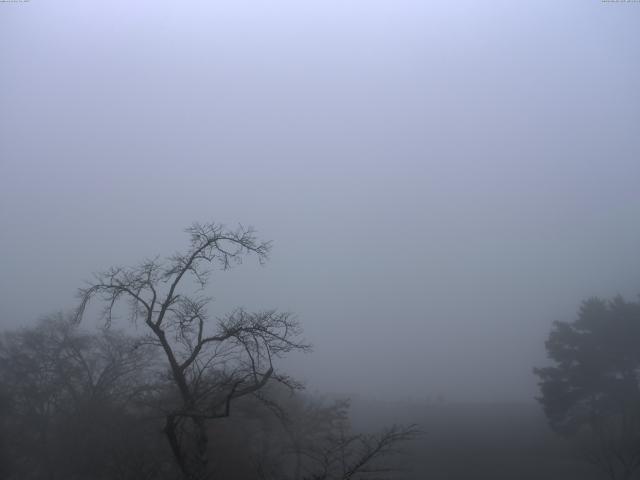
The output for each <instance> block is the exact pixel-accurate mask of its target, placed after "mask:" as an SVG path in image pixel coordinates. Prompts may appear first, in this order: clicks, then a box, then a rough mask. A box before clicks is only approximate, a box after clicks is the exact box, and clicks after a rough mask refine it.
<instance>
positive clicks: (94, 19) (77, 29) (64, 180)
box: [0, 0, 640, 402]
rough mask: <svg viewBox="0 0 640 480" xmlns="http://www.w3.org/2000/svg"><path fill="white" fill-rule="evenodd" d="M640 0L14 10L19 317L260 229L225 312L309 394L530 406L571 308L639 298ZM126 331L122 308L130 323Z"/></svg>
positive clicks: (1, 279) (4, 97)
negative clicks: (255, 325) (192, 248)
mask: <svg viewBox="0 0 640 480" xmlns="http://www.w3.org/2000/svg"><path fill="white" fill-rule="evenodd" d="M639 21H640V5H638V4H632V3H606V2H605V3H603V2H599V1H589V2H585V1H577V0H576V1H565V2H554V1H544V0H543V1H536V2H507V1H496V2H489V3H487V2H475V1H458V2H418V1H402V0H401V1H394V2H390V1H366V2H365V1H359V0H358V1H351V2H338V1H322V2H319V1H318V2H316V1H312V2H294V1H276V2H268V3H267V2H250V1H239V2H213V3H206V2H189V3H186V4H185V3H180V2H172V3H158V2H123V1H112V2H108V3H104V4H96V3H93V2H80V1H56V2H44V1H38V0H31V1H29V2H25V3H3V4H0V41H1V44H2V47H0V65H1V66H2V75H0V249H1V251H2V252H3V255H2V268H1V270H0V292H2V294H1V299H2V301H1V302H0V322H1V323H0V326H1V327H2V328H3V329H13V328H16V327H19V326H26V325H32V324H34V322H35V321H36V319H37V318H39V317H40V316H42V315H44V314H48V313H50V312H53V311H57V310H61V309H62V310H64V309H71V308H73V307H74V306H75V305H76V303H75V302H76V301H77V300H76V299H75V297H74V295H75V292H76V289H77V288H78V287H80V286H83V282H84V281H85V280H87V279H91V274H92V272H95V271H102V270H104V269H106V268H108V267H110V266H112V265H131V264H135V263H136V262H138V261H139V260H142V259H144V258H149V257H154V256H156V255H161V256H164V255H170V254H172V253H174V252H175V251H177V250H180V249H182V248H183V247H184V246H185V243H186V240H187V238H186V236H185V235H184V234H183V232H182V230H183V229H184V228H185V227H187V226H189V225H190V224H191V223H192V222H193V221H203V222H204V221H216V222H221V223H224V224H227V225H229V226H235V225H237V223H238V222H240V223H242V224H243V225H252V226H253V227H255V228H256V230H257V231H258V233H259V236H260V238H262V239H266V240H273V241H274V246H273V250H272V253H271V258H270V261H269V262H268V263H267V264H266V266H264V267H259V266H256V265H255V264H254V262H251V261H248V262H245V264H243V265H242V266H241V267H239V268H236V269H234V270H233V271H230V272H224V273H216V274H215V276H214V279H213V286H212V288H211V290H210V291H211V294H212V295H213V296H214V298H215V303H214V307H215V308H216V309H219V313H220V314H224V313H225V312H229V311H230V310H232V309H233V308H235V307H236V306H244V307H246V308H247V309H262V308H278V309H280V310H285V311H291V312H295V314H296V315H297V316H298V318H299V319H300V321H301V323H302V325H303V326H304V330H305V337H306V338H307V339H308V340H309V341H310V342H312V343H313V345H314V352H313V353H312V354H310V355H302V354H300V355H294V356H293V357H291V358H289V359H287V360H286V361H285V363H284V368H285V370H286V371H287V372H290V373H291V374H292V375H294V376H295V377H298V378H300V379H302V380H305V381H306V382H307V385H308V388H309V389H310V390H311V391H314V390H318V391H323V392H337V393H344V394H351V395H355V396H360V397H367V398H376V399H380V400H414V401H418V400H425V399H427V398H429V397H431V398H436V397H438V396H441V397H442V398H444V399H445V400H446V401H448V402H533V401H534V400H533V398H534V397H535V396H536V395H537V394H538V391H537V386H536V378H535V377H534V376H533V375H532V367H533V366H535V365H543V364H545V362H546V360H545V351H544V340H545V339H546V337H547V335H548V332H549V329H550V327H551V323H552V321H554V320H572V319H573V318H574V317H575V312H576V309H577V307H578V305H579V303H580V302H581V301H582V300H583V299H585V298H587V297H589V296H592V295H598V296H603V297H611V296H613V295H615V294H617V293H620V294H622V295H624V296H625V297H627V298H629V299H633V298H635V296H636V295H637V293H639V292H640V288H639V287H640V268H639V267H640V256H639V255H638V245H640V223H638V221H637V219H638V218H640V194H639V190H638V180H639V179H640V161H639V160H638V158H639V155H638V154H639V153H640V137H639V136H638V128H639V126H640V89H639V88H638V85H640V60H639V59H640V56H638V47H639V46H640V29H638V26H639V23H638V22H639ZM120 326H121V327H123V328H124V327H125V326H126V325H125V323H124V322H122V323H121V324H120Z"/></svg>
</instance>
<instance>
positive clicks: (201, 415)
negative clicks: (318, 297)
mask: <svg viewBox="0 0 640 480" xmlns="http://www.w3.org/2000/svg"><path fill="white" fill-rule="evenodd" d="M186 231H187V233H188V234H189V235H190V245H189V247H188V248H187V250H186V251H185V252H184V253H177V254H175V255H173V256H171V257H168V258H167V259H165V260H164V261H160V260H159V259H158V258H155V259H152V260H146V261H144V262H142V263H141V264H139V265H137V266H134V267H123V268H111V269H109V270H107V271H106V272H103V273H100V274H97V275H96V276H95V280H94V282H92V283H90V284H89V286H87V287H86V288H82V289H80V291H79V297H80V305H79V307H78V310H77V316H76V318H77V321H80V320H81V319H82V316H83V314H84V312H85V307H86V306H87V304H88V302H89V301H90V300H91V299H92V298H93V297H98V298H99V299H101V300H102V301H103V302H104V305H105V307H104V310H103V315H104V320H105V322H106V324H107V325H110V324H111V322H112V320H113V319H114V317H115V311H116V306H117V304H118V303H120V302H121V301H125V302H126V305H127V307H128V311H129V314H130V319H131V320H132V321H134V322H136V321H142V322H143V324H144V327H145V328H146V329H147V332H148V336H147V342H148V343H151V344H154V345H157V346H159V347H160V348H161V349H162V351H163V352H164V356H165V358H166V361H167V363H168V367H169V379H170V381H171V384H172V385H173V387H175V391H176V397H177V401H176V403H175V405H172V406H171V408H167V409H166V412H165V428H164V433H165V435H166V438H167V440H168V442H169V445H170V446H171V451H172V452H173V455H174V457H175V460H176V462H177V464H178V465H179V467H180V469H181V471H182V472H183V474H184V477H185V478H186V479H189V480H201V479H203V478H207V477H208V476H209V474H210V466H209V462H208V460H209V455H208V448H207V445H208V440H209V437H208V432H207V421H208V420H212V419H216V418H221V417H226V416H228V415H229V413H230V410H231V404H232V402H233V401H234V400H235V399H237V398H239V397H243V396H246V395H249V394H252V393H254V392H257V391H258V390H260V389H261V388H263V387H264V386H265V385H266V384H267V383H268V382H269V381H270V380H277V381H280V382H283V383H287V384H290V385H292V386H295V384H294V382H292V381H291V379H289V378H288V377H286V376H282V375H279V374H277V373H276V372H275V370H274V364H273V361H274V359H276V358H278V357H281V356H282V355H284V354H286V353H288V352H291V351H294V350H299V351H307V350H309V348H310V346H309V345H308V344H306V343H305V342H304V341H303V340H301V338H300V336H301V328H300V325H299V323H298V321H297V320H296V319H295V318H294V317H292V316H291V315H290V314H288V313H278V312H276V311H265V312H259V313H249V312H246V311H244V310H242V309H238V310H235V311H234V312H232V313H230V314H228V315H226V316H223V317H220V318H216V319H213V318H212V317H211V316H210V314H209V312H208V311H207V307H208V305H209V304H210V302H211V298H210V297H207V296H203V295H201V293H202V291H203V290H204V288H205V287H206V286H207V284H208V281H209V279H210V274H211V272H212V268H213V267H214V266H217V267H218V268H219V269H221V270H227V269H229V268H230V267H231V266H232V265H234V264H237V263H240V262H241V261H242V259H243V258H244V257H246V256H248V255H255V256H256V257H257V259H258V261H259V262H260V263H263V262H264V261H265V260H266V259H267V255H268V253H269V250H270V243H269V242H260V241H258V240H257V239H256V237H255V233H254V231H253V230H252V229H251V228H248V229H247V228H243V227H242V226H240V227H239V228H238V229H237V230H229V229H227V228H225V227H224V226H221V225H218V224H214V223H209V224H204V225H201V224H197V223H196V224H194V225H192V226H191V227H190V228H188V229H187V230H186ZM194 287H197V288H194Z"/></svg>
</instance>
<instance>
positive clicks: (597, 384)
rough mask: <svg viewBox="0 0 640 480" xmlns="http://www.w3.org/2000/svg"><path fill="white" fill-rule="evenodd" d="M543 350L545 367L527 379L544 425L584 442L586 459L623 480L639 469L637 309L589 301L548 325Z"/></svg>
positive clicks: (639, 333) (639, 317)
mask: <svg viewBox="0 0 640 480" xmlns="http://www.w3.org/2000/svg"><path fill="white" fill-rule="evenodd" d="M546 349H547V353H548V356H549V358H550V359H551V360H552V362H553V365H552V366H548V367H543V368H536V369H534V372H535V374H536V375H537V376H538V377H539V379H540V382H539V385H540V390H541V393H542V395H541V396H540V398H539V401H540V402H541V404H542V406H543V408H544V412H545V414H546V416H547V419H548V421H549V424H550V426H551V427H552V428H553V430H554V431H556V432H558V433H560V434H563V435H567V436H571V435H576V434H582V435H585V434H586V435H589V436H590V437H591V438H592V439H593V440H594V442H595V443H594V445H595V447H593V448H591V449H590V453H589V456H590V457H591V460H592V461H593V462H594V463H596V464H598V465H599V466H602V467H604V468H605V469H606V470H607V472H608V473H609V474H610V476H611V478H629V477H628V476H626V475H631V474H632V473H633V471H635V470H636V469H637V468H638V467H640V384H639V377H638V375H639V374H640V303H637V302H628V301H625V300H624V299H623V298H622V297H620V296H618V297H616V298H614V299H612V300H609V301H606V300H602V299H599V298H590V299H588V300H586V301H585V302H583V303H582V305H581V307H580V309H579V311H578V316H577V318H576V319H575V320H574V321H573V322H555V323H554V325H553V328H552V330H551V333H550V334H549V338H548V340H547V341H546ZM617 470H621V471H622V473H619V475H621V476H620V477H616V476H615V475H616V473H615V472H616V471H617Z"/></svg>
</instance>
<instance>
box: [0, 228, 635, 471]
mask: <svg viewBox="0 0 640 480" xmlns="http://www.w3.org/2000/svg"><path fill="white" fill-rule="evenodd" d="M187 232H188V234H189V239H190V240H189V245H188V247H187V248H186V249H185V251H184V252H182V253H176V254H174V255H172V256H170V257H167V258H165V259H159V258H154V259H151V260H144V261H143V262H141V263H139V264H137V265H135V266H132V267H114V268H111V269H108V270H106V271H105V272H102V273H99V274H96V275H95V276H94V280H93V281H92V282H91V283H89V285H88V286H86V287H85V288H82V289H80V290H79V305H78V307H77V308H76V309H75V310H74V311H73V312H72V313H70V314H62V313H59V314H55V315H50V316H48V317H46V318H44V319H42V320H41V321H40V322H38V323H37V324H36V325H34V326H31V327H26V328H22V329H18V330H14V331H9V332H5V333H4V334H3V335H2V337H1V340H0V427H1V428H0V477H1V478H3V479H7V480H37V479H47V480H74V479H77V480H90V479H95V480H134V479H135V480H140V479H148V480H152V479H159V480H169V479H176V480H178V479H180V480H214V479H252V478H255V479H263V480H269V479H273V480H275V479H280V480H303V479H315V480H320V479H326V480H330V479H334V480H347V479H354V480H355V479H382V478H416V479H418V478H436V479H452V480H453V479H463V478H483V479H484V478H487V479H489V478H491V479H501V478H504V479H508V478H523V479H535V478H548V479H579V478H580V479H589V478H594V479H595V478H609V479H610V480H631V479H633V478H638V476H639V475H640V383H639V380H638V375H639V374H640V349H639V348H638V345H640V303H637V302H628V301H625V300H624V299H623V298H622V297H616V298H614V299H612V300H609V301H606V300H602V299H597V298H591V299H589V300H587V301H585V302H584V303H583V304H582V306H581V307H580V309H579V311H578V314H577V317H576V319H575V320H574V321H572V322H556V323H554V325H553V328H552V330H551V332H550V334H549V337H548V340H547V342H546V349H547V353H548V356H549V359H550V362H549V364H548V365H547V366H544V367H539V368H534V369H533V372H532V373H530V374H535V375H536V376H537V377H538V380H539V386H540V396H539V398H538V399H537V400H538V401H539V403H540V405H535V406H534V404H532V405H529V406H527V405H506V404H505V405H499V404H495V405H478V404H476V405H474V404H466V405H463V404H458V405H456V404H448V403H446V402H445V401H444V400H443V399H438V400H437V401H435V402H430V403H428V402H425V403H423V404H413V405H410V404H382V403H378V404H376V403H373V402H371V401H367V400H366V399H359V401H358V403H357V404H356V405H355V408H354V411H353V412H351V411H350V407H351V405H350V402H349V401H348V400H347V399H326V398H324V399H323V398H320V397H318V396H317V395H316V396H312V395H309V394H307V393H305V392H304V390H303V388H302V385H301V384H300V383H299V382H297V381H296V380H295V379H293V378H291V377H290V376H288V375H287V374H285V373H283V372H282V371H281V370H280V367H279V364H278V360H279V359H280V358H282V357H284V356H286V355H287V354H289V353H291V352H308V351H309V350H310V345H309V344H308V343H307V342H306V341H305V340H304V338H303V337H302V333H303V332H302V327H301V324H300V323H299V322H298V320H297V319H296V317H295V316H293V315H292V314H289V313H286V312H285V313H280V312H277V311H275V310H269V311H262V312H247V311H245V310H243V309H236V310H234V311H232V312H231V313H228V314H226V315H222V316H219V317H212V316H210V313H209V311H208V306H209V304H210V302H211V299H210V298H209V297H207V296H204V294H203V293H202V292H204V291H205V289H206V287H207V285H208V282H209V278H210V275H211V273H212V272H213V271H214V269H216V270H218V271H224V270H227V269H229V268H231V266H233V265H234V264H236V263H239V262H240V261H241V260H242V259H243V258H245V257H248V256H252V255H253V256H256V257H257V258H258V260H259V261H260V262H262V261H264V260H266V258H267V254H268V252H269V249H270V243H268V242H260V241H259V240H258V239H257V238H256V236H255V233H254V231H253V230H252V229H246V228H243V227H239V228H238V229H236V230H229V229H227V228H225V227H224V226H220V225H218V224H205V225H200V224H194V225H193V226H191V227H190V228H189V229H187ZM93 301H97V303H98V304H99V305H101V306H102V309H101V311H100V313H99V315H100V316H101V318H102V323H100V324H99V325H101V326H100V327H99V328H97V329H95V328H94V329H93V330H92V329H89V328H88V327H87V326H86V324H85V323H83V318H84V317H86V316H88V315H89V314H90V313H89V303H91V302H93ZM122 314H125V315H127V316H128V317H129V320H130V321H131V322H133V323H134V324H135V325H137V327H138V328H137V329H136V330H135V331H136V334H135V335H132V334H129V333H125V331H123V330H119V329H118V328H117V326H116V325H115V323H116V322H118V321H120V319H121V317H122ZM401 425H405V426H401ZM417 425H419V427H418V426H417ZM593 467H596V468H593Z"/></svg>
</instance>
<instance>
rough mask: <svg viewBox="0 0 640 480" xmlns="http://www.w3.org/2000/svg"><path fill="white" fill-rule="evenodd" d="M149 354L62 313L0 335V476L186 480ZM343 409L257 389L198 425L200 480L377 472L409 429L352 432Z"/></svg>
mask: <svg viewBox="0 0 640 480" xmlns="http://www.w3.org/2000/svg"><path fill="white" fill-rule="evenodd" d="M158 353H159V352H158V351H157V349H155V348H154V347H153V346H150V345H148V344H146V343H145V341H144V340H143V339H141V338H135V337H131V336H127V335H125V334H123V333H121V332H117V331H114V330H110V329H102V330H100V331H98V332H93V333H89V332H87V331H84V330H82V329H81V328H80V327H78V325H77V324H76V323H75V322H74V321H73V319H70V318H69V317H65V316H63V315H62V314H59V315H54V316H51V317H49V318H46V319H44V320H42V321H41V322H40V323H39V324H38V325H37V326H35V327H33V328H27V329H23V330H19V331H14V332H8V333H5V334H4V335H3V337H2V343H1V344H0V358H1V362H0V399H1V400H0V401H1V402H2V411H1V412H2V416H1V420H0V421H1V426H2V429H1V432H2V438H1V440H0V441H1V444H0V445H1V447H0V454H1V455H2V457H1V462H0V465H1V468H2V470H1V478H6V479H16V480H17V479H51V480H57V479H121V480H125V479H131V480H133V479H175V478H182V477H183V476H185V475H184V472H182V471H181V468H180V466H179V465H178V464H177V462H176V461H175V458H174V457H173V455H172V452H171V449H170V445H169V444H168V442H167V441H166V431H165V428H166V427H165V416H166V413H167V412H171V411H175V410H176V409H178V408H179V404H180V400H179V398H177V397H178V396H177V395H176V392H175V388H174V385H173V384H172V382H171V381H170V380H168V375H167V372H166V371H165V369H163V368H162V361H161V357H160V355H158ZM348 413H349V402H348V401H346V400H323V399H320V398H313V397H311V396H308V395H306V394H303V393H300V392H293V391H291V390H290V389H289V388H286V387H284V386H282V385H281V384H277V383H274V384H270V385H268V386H265V387H264V389H263V390H262V391H261V392H260V393H259V394H255V395H251V396H246V397H243V398H242V399H240V400H238V401H237V402H235V403H234V406H233V414H232V415H230V416H229V417H226V418H220V419H217V420H216V422H215V423H214V424H211V425H210V426H208V430H209V434H210V441H209V444H208V447H207V448H208V452H207V455H208V456H209V457H210V458H211V462H210V463H211V464H210V468H209V470H208V472H207V476H206V477H203V478H231V479H245V478H292V479H294V478H296V479H297V478H352V477H354V476H355V474H356V473H358V472H360V471H361V470H363V469H364V468H365V466H366V470H367V471H368V472H375V471H376V470H378V469H380V471H382V470H384V471H385V472H387V470H388V467H389V465H390V463H389V462H388V461H386V460H387V459H386V458H384V457H387V456H388V454H390V453H392V452H393V451H394V450H395V449H396V447H397V446H398V444H399V443H400V442H401V441H402V440H405V439H408V438H409V437H411V436H412V435H413V433H412V432H413V431H412V430H411V429H401V428H399V427H391V428H388V429H386V430H384V431H380V432H378V433H377V434H367V435H365V434H354V433H353V432H352V429H351V427H350V421H349V415H348ZM183 435H186V433H184V434H183ZM382 460H385V462H383V463H381V461H382ZM383 465H384V468H383Z"/></svg>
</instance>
